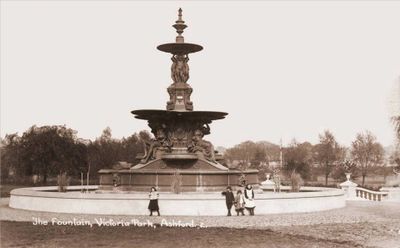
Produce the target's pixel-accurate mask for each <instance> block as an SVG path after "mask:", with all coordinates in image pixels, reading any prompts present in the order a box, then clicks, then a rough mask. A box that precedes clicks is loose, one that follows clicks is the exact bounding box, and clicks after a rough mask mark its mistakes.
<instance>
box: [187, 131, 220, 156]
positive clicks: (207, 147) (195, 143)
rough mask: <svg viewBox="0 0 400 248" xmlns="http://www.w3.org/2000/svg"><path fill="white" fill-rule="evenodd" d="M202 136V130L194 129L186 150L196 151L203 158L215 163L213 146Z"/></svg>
mask: <svg viewBox="0 0 400 248" xmlns="http://www.w3.org/2000/svg"><path fill="white" fill-rule="evenodd" d="M203 137H204V134H203V131H202V130H200V129H197V130H195V131H194V135H193V137H192V142H191V144H189V146H188V151H189V152H193V153H196V154H198V155H200V156H201V157H204V159H206V160H208V161H211V162H214V163H215V162H216V161H215V152H214V146H213V144H212V143H211V142H209V141H207V140H203Z"/></svg>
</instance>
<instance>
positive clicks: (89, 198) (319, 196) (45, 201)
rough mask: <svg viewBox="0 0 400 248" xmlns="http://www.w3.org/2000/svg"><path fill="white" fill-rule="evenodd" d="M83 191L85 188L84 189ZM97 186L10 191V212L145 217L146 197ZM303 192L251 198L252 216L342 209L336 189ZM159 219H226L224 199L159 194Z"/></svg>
mask: <svg viewBox="0 0 400 248" xmlns="http://www.w3.org/2000/svg"><path fill="white" fill-rule="evenodd" d="M86 188H87V187H85V189H86ZM97 188H98V186H89V188H88V189H89V193H81V189H82V187H81V186H69V187H68V191H67V192H65V193H60V192H55V191H56V190H57V187H56V186H49V187H32V188H20V189H14V190H12V191H11V197H10V203H9V206H10V207H11V208H16V209H24V210H31V211H43V212H58V213H76V214H106V215H147V214H148V210H147V206H148V203H149V200H148V194H147V193H144V192H125V193H121V192H116V193H101V194H99V193H95V190H96V189H97ZM303 190H305V191H307V192H295V193H292V192H288V193H273V192H260V193H257V194H256V195H255V199H256V209H255V211H256V214H276V213H299V212H314V211H323V210H329V209H334V208H341V207H344V206H345V205H346V201H345V196H344V192H343V191H342V190H340V189H333V188H321V187H303ZM159 205H160V209H161V213H162V215H176V216H179V215H181V216H183V215H189V216H193V215H204V216H207V215H210V216H211V215H212V216H218V215H222V216H223V215H226V206H225V198H224V197H223V196H222V195H221V193H220V192H204V193H200V192H193V193H191V192H187V193H182V194H173V193H164V192H161V193H160V199H159Z"/></svg>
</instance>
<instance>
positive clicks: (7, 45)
mask: <svg viewBox="0 0 400 248" xmlns="http://www.w3.org/2000/svg"><path fill="white" fill-rule="evenodd" d="M179 7H182V9H183V19H184V20H185V21H186V24H187V25H188V28H187V29H186V30H185V32H184V34H183V35H184V36H185V41H186V42H190V43H197V44H200V45H202V46H203V47H204V50H203V51H201V52H199V53H195V54H192V55H190V61H189V66H190V79H189V81H188V83H189V84H190V85H191V86H192V87H193V89H194V91H193V93H192V96H191V98H192V101H193V103H194V109H195V110H210V111H224V112H228V113H229V115H228V116H227V117H226V118H225V119H223V120H218V121H215V122H213V123H212V124H211V134H210V135H209V136H207V137H206V138H205V139H207V140H210V141H211V142H213V143H214V146H225V147H231V146H233V145H235V144H238V143H240V142H242V141H246V140H253V141H260V140H267V141H270V142H273V143H277V144H279V142H280V140H281V139H282V141H283V144H284V145H285V144H288V143H289V142H291V140H292V139H293V138H295V139H296V140H298V141H299V142H303V141H310V142H311V143H313V144H315V143H318V134H320V133H322V132H323V131H324V130H326V129H329V130H330V131H331V132H333V134H334V135H335V137H336V139H337V140H338V142H339V143H341V144H343V145H346V146H348V145H350V144H351V142H352V141H353V140H354V139H355V137H356V134H357V133H359V132H361V131H365V130H369V131H371V132H372V133H373V134H374V135H376V137H377V139H378V141H379V142H381V143H382V144H383V145H384V146H389V145H392V144H393V143H394V139H395V136H394V131H393V126H392V124H391V122H390V116H392V115H394V114H399V112H400V103H399V101H400V100H399V99H400V45H399V44H400V32H399V30H400V15H399V13H400V2H395V1H349V2H345V1H337V2H331V1H282V2H278V1H254V2H248V1H246V2H244V1H232V2H230V1H185V2H183V1H175V2H174V1H161V2H157V1H148V2H140V1H69V2H67V1H1V40H0V41H1V51H0V52H1V60H0V62H1V68H0V69H1V76H0V80H1V85H0V86H1V112H0V113H1V122H0V124H1V126H0V131H1V137H4V136H5V134H9V133H15V132H18V133H19V134H20V135H21V134H22V133H23V132H24V131H25V130H27V129H28V128H29V127H30V126H32V125H38V126H41V125H66V126H67V127H69V128H72V129H74V130H76V131H78V136H79V137H81V138H85V139H95V138H96V137H98V136H100V135H101V132H102V130H103V129H104V128H106V127H110V128H111V130H112V134H113V137H115V138H121V137H127V136H129V135H131V134H133V133H135V132H138V131H140V130H144V129H146V130H149V128H148V127H147V123H146V121H143V120H138V119H135V118H134V117H133V115H132V114H131V113H130V111H132V110H135V109H165V107H166V102H167V100H168V98H169V96H168V93H167V91H166V88H167V87H168V86H169V85H170V84H171V83H172V82H171V77H170V66H171V60H170V55H169V54H166V53H163V52H160V51H158V50H157V49H156V47H157V46H158V45H160V44H163V43H169V42H174V40H175V36H176V33H175V31H174V29H173V28H172V27H171V25H172V24H174V22H175V20H176V19H177V9H178V8H179Z"/></svg>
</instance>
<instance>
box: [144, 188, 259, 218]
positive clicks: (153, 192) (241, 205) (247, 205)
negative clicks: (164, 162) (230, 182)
mask: <svg viewBox="0 0 400 248" xmlns="http://www.w3.org/2000/svg"><path fill="white" fill-rule="evenodd" d="M222 194H223V195H224V196H225V199H226V207H227V208H228V216H231V215H232V213H231V209H232V207H233V205H234V206H235V210H236V213H237V215H238V216H239V214H241V215H245V214H244V209H247V211H248V212H249V214H250V215H254V208H255V207H256V204H255V201H254V190H253V187H252V186H251V185H250V184H248V185H246V187H245V188H244V189H243V192H242V190H240V189H239V190H238V191H237V192H236V196H234V194H233V192H232V188H231V187H230V186H228V187H227V188H226V191H224V192H222ZM158 198H159V194H158V192H157V189H156V188H155V187H151V189H150V193H149V199H150V202H149V206H148V209H149V211H150V216H152V215H153V212H157V214H158V216H160V207H159V206H158Z"/></svg>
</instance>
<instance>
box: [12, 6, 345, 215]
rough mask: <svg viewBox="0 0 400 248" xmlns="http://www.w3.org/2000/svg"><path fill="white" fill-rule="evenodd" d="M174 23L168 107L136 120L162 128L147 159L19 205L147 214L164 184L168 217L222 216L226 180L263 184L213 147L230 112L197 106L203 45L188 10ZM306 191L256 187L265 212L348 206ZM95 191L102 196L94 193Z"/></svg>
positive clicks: (319, 191) (26, 192) (35, 191)
mask: <svg viewBox="0 0 400 248" xmlns="http://www.w3.org/2000/svg"><path fill="white" fill-rule="evenodd" d="M173 26H174V27H175V28H176V30H177V32H178V37H177V38H176V43H170V44H164V45H161V46H159V47H158V49H159V50H161V51H163V52H167V53H171V54H172V61H173V64H172V68H171V74H172V80H173V83H172V84H171V85H170V86H169V87H168V93H169V95H170V101H168V103H167V110H135V111H132V113H133V114H134V115H135V117H136V118H138V119H142V120H147V121H148V123H149V126H150V128H151V132H152V133H153V134H154V139H153V140H151V141H150V142H148V144H147V148H146V152H145V154H144V155H143V156H142V157H140V158H139V159H140V162H139V163H138V164H136V165H134V166H130V165H129V164H128V163H119V164H118V166H116V167H115V168H114V169H103V170H100V171H99V174H100V185H99V186H97V185H90V186H89V185H88V186H68V187H67V192H56V191H57V187H56V186H49V187H33V188H20V189H14V190H12V191H11V193H10V195H11V197H10V203H9V206H10V207H11V208H17V209H24V210H33V211H45V212H57V213H74V214H109V215H147V214H148V212H147V211H148V209H147V206H148V201H149V200H148V193H147V191H148V190H149V188H150V187H152V186H156V187H158V188H159V190H161V191H164V192H162V193H161V194H160V201H159V204H160V208H161V211H162V214H163V215H173V216H177V215H215V216H218V215H219V216H221V215H225V214H226V206H225V197H223V196H222V195H221V193H220V192H221V191H222V190H223V189H225V187H226V186H228V185H230V186H233V188H236V186H242V185H243V183H244V182H245V181H246V183H250V184H253V186H255V188H257V187H258V180H257V173H258V172H257V170H246V171H238V170H232V169H228V168H227V167H225V166H223V165H222V164H221V163H220V162H219V161H220V158H221V157H220V156H219V155H218V154H216V153H215V151H214V148H213V145H212V144H211V143H210V142H208V141H206V140H204V139H203V137H204V136H205V135H208V134H209V133H210V127H209V124H210V123H211V122H212V121H214V120H219V119H223V118H224V117H225V116H226V115H227V113H223V112H210V111H194V110H193V104H192V102H191V101H190V94H191V93H192V88H191V87H190V86H189V85H188V84H187V81H188V79H189V67H188V64H187V62H188V60H189V58H188V55H189V54H190V53H194V52H198V51H200V50H202V47H201V46H199V45H196V44H189V43H185V42H184V39H183V37H182V33H183V29H184V28H186V25H185V23H184V21H183V20H182V11H181V10H179V19H178V21H176V24H175V25H173ZM263 186H265V184H264V185H263ZM263 186H261V188H263ZM303 190H304V191H307V192H295V193H290V192H289V193H272V192H267V191H265V192H263V191H262V190H258V191H256V192H257V194H256V196H255V199H256V205H257V214H272V213H294V212H312V211H322V210H329V209H334V208H341V207H344V206H345V205H346V201H345V197H344V192H343V191H342V190H340V189H333V188H318V187H304V189H303ZM93 191H95V192H96V193H101V194H91V193H90V192H93ZM84 192H87V193H84ZM171 192H175V193H177V192H182V193H181V194H173V193H171ZM115 193H118V194H115ZM121 193H128V194H121Z"/></svg>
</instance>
